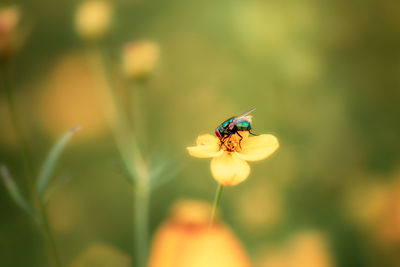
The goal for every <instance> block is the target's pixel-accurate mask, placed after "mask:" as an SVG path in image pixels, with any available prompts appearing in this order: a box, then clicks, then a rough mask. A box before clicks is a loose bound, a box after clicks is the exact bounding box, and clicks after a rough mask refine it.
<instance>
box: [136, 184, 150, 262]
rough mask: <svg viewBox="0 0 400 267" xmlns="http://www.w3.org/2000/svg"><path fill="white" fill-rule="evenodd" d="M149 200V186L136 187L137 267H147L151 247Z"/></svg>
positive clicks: (138, 185)
mask: <svg viewBox="0 0 400 267" xmlns="http://www.w3.org/2000/svg"><path fill="white" fill-rule="evenodd" d="M149 200H150V190H149V188H148V187H147V185H140V184H139V183H138V184H137V185H136V190H135V191H134V200H133V201H134V212H133V215H134V222H135V223H134V234H135V238H134V243H135V244H134V248H135V250H136V258H137V265H136V266H137V267H146V266H147V256H148V247H149Z"/></svg>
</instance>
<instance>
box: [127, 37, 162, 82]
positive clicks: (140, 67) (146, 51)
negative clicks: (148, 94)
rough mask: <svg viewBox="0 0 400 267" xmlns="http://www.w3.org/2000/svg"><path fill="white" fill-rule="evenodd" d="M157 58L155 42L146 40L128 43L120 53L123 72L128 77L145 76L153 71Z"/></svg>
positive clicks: (157, 49) (157, 50)
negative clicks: (121, 53)
mask: <svg viewBox="0 0 400 267" xmlns="http://www.w3.org/2000/svg"><path fill="white" fill-rule="evenodd" d="M158 58H159V47H158V45H157V44H155V43H152V42H148V41H140V42H133V43H128V44H126V45H125V47H124V50H123V55H122V68H123V73H124V75H125V76H126V77H128V78H145V77H146V76H148V75H149V74H150V73H151V72H152V71H153V69H154V67H155V65H156V63H157V61H158Z"/></svg>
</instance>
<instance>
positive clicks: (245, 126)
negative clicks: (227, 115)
mask: <svg viewBox="0 0 400 267" xmlns="http://www.w3.org/2000/svg"><path fill="white" fill-rule="evenodd" d="M236 128H237V129H238V131H250V130H251V124H250V122H249V121H242V122H239V123H237V124H236Z"/></svg>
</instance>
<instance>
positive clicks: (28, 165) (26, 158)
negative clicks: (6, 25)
mask: <svg viewBox="0 0 400 267" xmlns="http://www.w3.org/2000/svg"><path fill="white" fill-rule="evenodd" d="M8 70H9V67H8V64H6V63H4V64H1V66H0V75H1V77H0V80H1V87H2V88H3V90H4V92H5V96H6V100H7V104H8V109H9V112H10V118H11V123H12V127H13V129H14V132H15V135H16V136H17V140H18V143H19V144H20V149H21V154H22V161H23V165H24V166H25V172H26V175H25V177H26V180H27V181H26V182H27V186H28V188H29V191H30V194H31V193H32V192H31V190H32V189H33V187H32V184H33V180H34V177H35V175H34V170H33V165H32V161H31V157H30V155H29V148H28V142H27V141H26V139H25V136H24V134H23V130H22V128H21V124H20V120H19V116H18V109H17V106H16V104H15V100H14V97H13V92H12V88H11V86H10V81H9V73H8Z"/></svg>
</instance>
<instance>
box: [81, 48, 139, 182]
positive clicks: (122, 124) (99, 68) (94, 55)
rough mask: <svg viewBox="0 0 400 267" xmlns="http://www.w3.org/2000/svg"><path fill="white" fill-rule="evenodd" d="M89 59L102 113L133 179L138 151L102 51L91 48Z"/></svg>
mask: <svg viewBox="0 0 400 267" xmlns="http://www.w3.org/2000/svg"><path fill="white" fill-rule="evenodd" d="M89 57H90V62H91V64H92V68H93V69H94V72H95V75H96V79H97V80H98V81H99V83H98V90H99V92H100V96H101V100H102V102H103V105H104V109H105V112H104V113H105V115H106V117H107V120H108V123H109V125H110V128H111V130H112V131H113V134H114V138H115V141H116V144H117V147H118V151H119V153H120V155H121V158H122V160H123V162H124V165H125V167H126V168H127V170H128V172H129V175H130V176H131V178H132V179H133V177H135V176H136V172H135V168H134V164H133V163H134V161H135V160H139V161H140V160H141V157H142V156H141V153H140V150H139V148H138V145H137V144H136V141H135V138H133V135H132V133H131V132H130V131H129V127H128V123H127V119H126V116H125V114H124V112H123V110H122V107H121V105H120V103H119V101H118V96H117V95H116V93H115V89H114V88H113V82H112V79H111V77H110V73H109V72H108V71H107V70H106V67H105V61H106V57H105V53H104V52H103V49H102V48H101V47H100V46H95V47H92V48H91V49H90V51H89Z"/></svg>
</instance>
